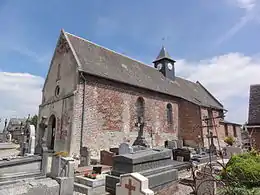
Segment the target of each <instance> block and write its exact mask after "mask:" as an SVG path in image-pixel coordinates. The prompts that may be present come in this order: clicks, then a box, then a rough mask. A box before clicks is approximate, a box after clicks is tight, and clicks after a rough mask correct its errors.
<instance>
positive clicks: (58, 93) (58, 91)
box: [55, 86, 60, 97]
mask: <svg viewBox="0 0 260 195" xmlns="http://www.w3.org/2000/svg"><path fill="white" fill-rule="evenodd" d="M59 95H60V87H59V86H57V87H56V88H55V96H56V97H58V96H59Z"/></svg>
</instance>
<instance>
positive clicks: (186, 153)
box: [172, 148, 191, 161]
mask: <svg viewBox="0 0 260 195" xmlns="http://www.w3.org/2000/svg"><path fill="white" fill-rule="evenodd" d="M190 153H191V152H190V150H189V149H186V148H177V149H173V150H172V154H173V160H177V156H182V157H183V158H184V159H183V160H184V161H190V158H191V155H190Z"/></svg>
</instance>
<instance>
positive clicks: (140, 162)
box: [106, 148, 178, 194]
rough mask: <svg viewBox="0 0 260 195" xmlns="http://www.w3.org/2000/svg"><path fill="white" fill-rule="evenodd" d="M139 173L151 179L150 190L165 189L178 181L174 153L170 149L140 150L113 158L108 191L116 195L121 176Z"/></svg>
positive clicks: (107, 182)
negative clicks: (173, 159) (173, 162)
mask: <svg viewBox="0 0 260 195" xmlns="http://www.w3.org/2000/svg"><path fill="white" fill-rule="evenodd" d="M134 172H139V173H140V174H141V175H143V176H144V177H147V178H148V179H149V188H150V189H151V190H153V189H154V188H158V186H160V188H164V187H165V186H166V185H168V184H169V183H170V182H172V181H176V180H177V179H178V170H177V169H175V167H174V165H173V164H172V151H171V150H169V149H165V148H162V149H149V148H147V149H146V150H139V151H137V152H134V153H131V154H124V155H117V156H114V157H113V169H112V171H111V175H108V176H107V177H106V191H107V192H109V193H111V194H115V191H116V184H117V183H119V181H120V176H121V175H124V174H128V173H134Z"/></svg>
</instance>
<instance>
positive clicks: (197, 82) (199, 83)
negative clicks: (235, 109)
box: [196, 81, 224, 107]
mask: <svg viewBox="0 0 260 195" xmlns="http://www.w3.org/2000/svg"><path fill="white" fill-rule="evenodd" d="M196 84H198V85H199V86H200V87H201V88H202V89H204V90H205V91H206V92H207V93H208V94H209V95H210V96H211V97H212V98H213V99H214V100H215V101H216V102H217V103H218V104H219V105H220V106H221V107H224V106H223V104H221V103H220V101H219V100H218V99H217V98H216V97H214V95H212V94H211V93H210V92H209V90H207V89H206V87H204V86H203V85H202V84H201V82H199V81H196Z"/></svg>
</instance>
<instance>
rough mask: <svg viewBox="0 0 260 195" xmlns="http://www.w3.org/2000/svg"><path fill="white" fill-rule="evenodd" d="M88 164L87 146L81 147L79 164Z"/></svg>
mask: <svg viewBox="0 0 260 195" xmlns="http://www.w3.org/2000/svg"><path fill="white" fill-rule="evenodd" d="M88 165H90V153H89V149H88V148H87V147H82V148H81V149H80V166H88Z"/></svg>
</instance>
